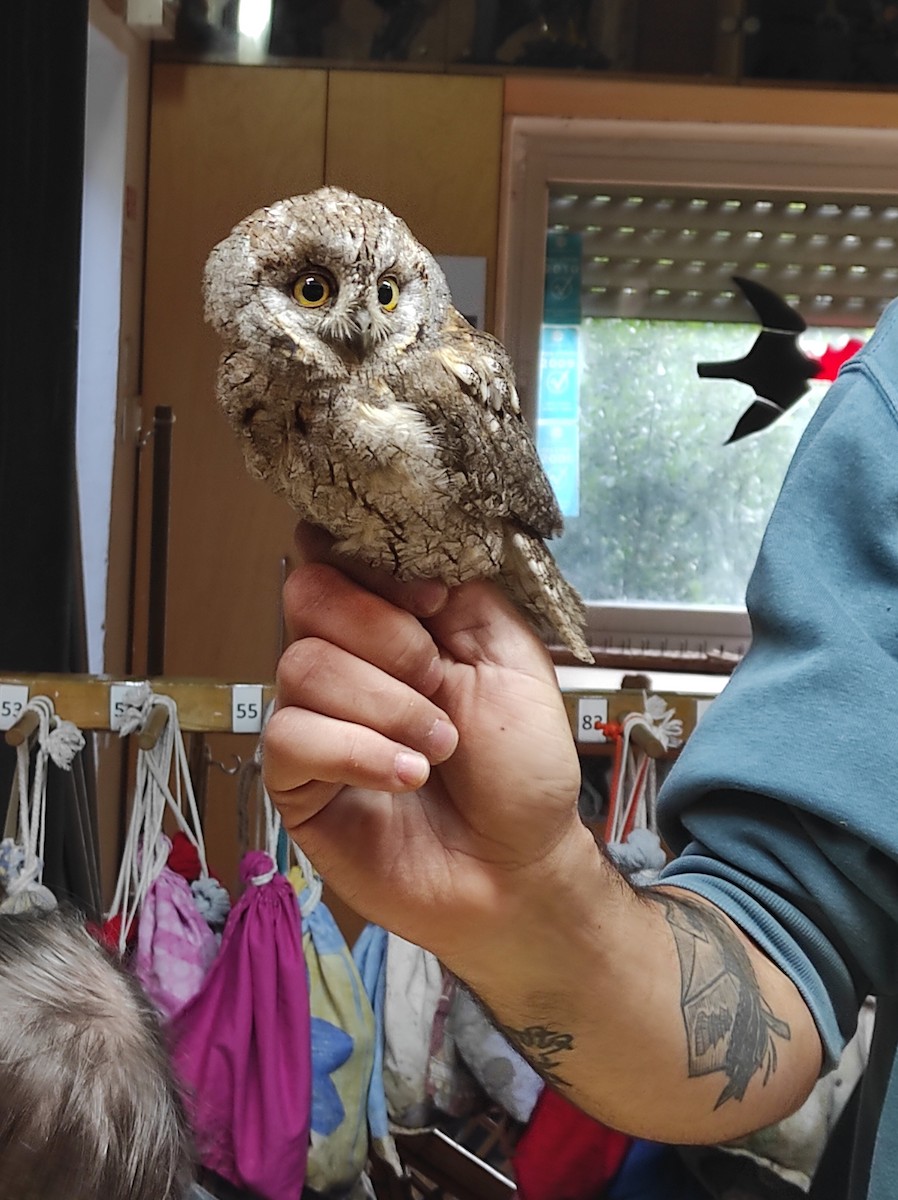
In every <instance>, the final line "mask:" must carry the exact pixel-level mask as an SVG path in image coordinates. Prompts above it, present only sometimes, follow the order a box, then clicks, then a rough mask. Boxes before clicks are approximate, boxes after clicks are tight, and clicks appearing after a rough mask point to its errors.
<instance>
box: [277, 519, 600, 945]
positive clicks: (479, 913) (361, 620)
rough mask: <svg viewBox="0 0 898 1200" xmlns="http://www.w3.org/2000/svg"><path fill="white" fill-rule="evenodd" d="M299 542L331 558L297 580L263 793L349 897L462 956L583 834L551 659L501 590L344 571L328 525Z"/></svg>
mask: <svg viewBox="0 0 898 1200" xmlns="http://www.w3.org/2000/svg"><path fill="white" fill-rule="evenodd" d="M299 537H300V546H301V552H302V553H303V555H304V557H306V558H307V559H312V560H318V561H308V562H307V563H306V565H304V566H302V567H300V568H299V569H298V570H297V571H295V572H294V573H293V575H291V577H290V579H289V580H288V582H287V585H286V588H285V593H284V606H285V619H286V621H287V625H288V630H289V632H290V635H291V638H292V639H294V640H293V641H292V644H291V645H290V646H289V647H288V649H287V650H286V652H285V653H284V655H283V657H282V659H281V663H280V665H279V669H278V711H277V712H276V713H275V714H274V715H273V717H272V719H271V721H270V722H269V725H268V728H267V731H266V735H265V753H264V773H265V781H266V786H267V787H268V790H269V792H270V794H271V796H272V798H273V800H274V801H275V803H276V804H277V806H278V808H279V810H280V812H281V816H282V818H283V820H284V824H285V826H286V828H287V830H288V831H289V833H290V834H291V836H292V837H294V838H295V839H296V841H297V842H298V843H299V844H300V845H301V846H302V848H303V849H304V851H305V852H306V853H307V854H308V855H309V857H310V858H311V859H312V861H313V862H314V863H315V865H316V867H317V868H318V870H319V871H320V872H321V874H322V875H323V876H324V877H325V878H326V879H327V881H328V883H329V884H330V885H331V886H332V887H333V888H334V889H335V891H337V893H338V894H339V895H341V897H342V898H343V899H344V900H345V901H346V902H347V903H348V904H350V905H351V906H352V907H353V908H354V909H355V910H356V911H357V912H359V913H360V914H361V915H363V916H365V917H367V918H368V919H370V920H375V921H377V922H378V923H380V924H383V925H385V926H387V927H389V928H391V929H393V930H394V931H396V932H397V933H400V934H401V935H402V936H404V937H406V938H408V939H409V940H411V941H416V942H418V943H419V944H421V945H427V946H429V948H431V949H433V950H434V951H435V952H436V953H438V954H440V956H441V957H443V959H444V961H449V960H450V959H451V958H452V956H453V953H454V951H455V950H456V949H457V948H458V947H457V942H458V940H459V939H460V938H461V939H465V938H469V936H470V932H471V929H472V923H476V924H475V925H474V926H473V927H475V928H480V929H484V928H485V925H489V924H490V923H491V922H493V923H497V922H499V923H501V922H503V921H507V920H508V918H509V913H510V909H511V908H513V907H515V906H518V905H527V904H530V903H532V902H534V899H535V897H536V896H537V895H538V892H539V889H540V887H541V886H543V885H544V883H545V881H546V879H547V878H548V877H549V876H550V875H551V874H552V873H553V872H556V871H558V870H559V868H560V866H561V863H562V862H563V859H564V855H565V853H566V847H567V846H568V844H569V843H571V844H574V843H576V844H578V845H579V844H581V839H582V835H583V833H584V830H583V827H582V825H581V823H580V821H579V817H578V815H577V808H576V800H577V795H578V791H579V781H580V770H579V762H578V759H577V755H576V750H575V747H574V742H573V738H572V736H571V731H570V726H569V723H568V720H567V716H566V714H565V711H564V706H563V703H562V700H561V696H560V694H559V691H558V687H557V684H556V680H555V674H554V671H553V668H552V663H551V660H550V658H549V655H548V653H547V652H546V650H545V648H544V647H543V645H542V644H541V643H540V642H539V641H538V639H537V638H536V637H535V636H534V635H533V634H532V632H531V631H530V629H529V627H528V626H527V624H526V622H525V621H524V620H523V618H522V617H521V616H520V615H519V614H518V613H517V611H516V610H514V608H513V607H512V606H511V605H510V604H509V603H508V602H507V601H506V600H505V598H504V597H503V596H502V595H501V593H500V591H499V589H498V588H496V587H494V586H493V585H491V584H489V583H485V582H472V583H467V584H463V585H462V586H460V587H458V588H454V589H453V590H452V591H449V592H447V590H446V589H445V588H444V587H443V586H442V585H441V584H436V583H433V582H419V583H413V584H404V583H401V582H399V581H397V580H395V579H393V578H392V577H389V576H385V575H380V574H377V573H374V572H371V571H369V570H368V568H365V567H363V566H360V565H359V564H358V563H355V562H353V563H348V562H345V561H344V562H341V563H340V566H341V570H337V569H336V567H335V566H333V565H331V564H330V563H326V562H322V561H321V560H322V559H327V558H328V557H332V556H331V552H330V550H329V543H328V541H327V539H326V538H323V537H322V535H321V534H320V532H318V531H313V530H309V529H308V528H305V529H302V530H301V531H300V535H299ZM350 573H351V576H352V577H350ZM372 589H374V590H372ZM409 610H411V611H409ZM415 614H417V615H415ZM562 869H563V868H562Z"/></svg>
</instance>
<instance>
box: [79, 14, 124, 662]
mask: <svg viewBox="0 0 898 1200" xmlns="http://www.w3.org/2000/svg"><path fill="white" fill-rule="evenodd" d="M127 103H128V60H127V57H126V55H125V54H123V53H122V51H121V50H120V49H118V48H117V47H116V46H115V45H114V44H113V42H112V41H110V40H109V38H108V37H106V36H105V34H103V33H101V32H100V30H98V29H97V28H95V26H94V25H91V26H90V27H89V31H88V63H87V115H86V121H85V159H84V208H83V214H82V233H81V302H80V312H79V338H78V419H77V461H78V488H79V500H80V514H81V540H82V550H83V559H84V588H85V608H86V613H87V643H88V670H90V671H91V672H93V673H101V672H102V671H103V669H104V650H103V643H104V630H105V610H106V583H107V572H108V565H109V519H110V503H111V491H112V469H113V455H114V450H115V434H116V401H117V395H118V359H119V329H120V319H121V286H122V283H121V281H122V220H123V216H122V209H123V197H124V180H125V139H126V122H127Z"/></svg>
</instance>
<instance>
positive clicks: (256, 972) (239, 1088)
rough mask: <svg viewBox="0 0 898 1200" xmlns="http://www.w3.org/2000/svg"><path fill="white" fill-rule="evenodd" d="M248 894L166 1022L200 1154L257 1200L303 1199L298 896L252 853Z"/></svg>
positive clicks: (247, 860)
mask: <svg viewBox="0 0 898 1200" xmlns="http://www.w3.org/2000/svg"><path fill="white" fill-rule="evenodd" d="M240 874H241V877H242V879H243V882H244V884H245V891H244V893H243V895H242V896H241V897H240V899H239V900H238V901H237V903H236V904H235V905H234V907H233V909H232V910H231V913H230V915H229V917H228V920H227V923H226V925H225V929H224V934H223V936H222V941H221V947H220V949H219V951H218V955H217V957H216V958H215V961H214V962H213V964H212V967H211V968H210V970H209V973H208V974H207V976H206V979H205V982H204V984H203V986H202V988H201V990H200V991H199V993H198V994H197V995H196V996H194V998H193V999H192V1000H190V1001H188V1003H187V1004H186V1005H185V1006H184V1007H183V1008H182V1009H181V1010H180V1012H178V1013H177V1014H176V1016H175V1017H174V1018H173V1020H172V1021H171V1023H170V1024H169V1039H170V1044H171V1048H172V1058H173V1062H174V1065H175V1070H176V1071H177V1073H178V1076H179V1078H180V1080H181V1082H182V1085H183V1086H184V1089H185V1093H186V1102H187V1105H188V1108H189V1110H190V1113H191V1116H192V1123H193V1131H194V1136H195V1139H196V1143H197V1150H198V1153H199V1157H200V1160H201V1162H202V1163H203V1165H204V1166H205V1167H207V1168H208V1169H209V1170H210V1171H214V1172H215V1173H216V1174H218V1175H220V1176H222V1178H224V1179H226V1180H228V1181H229V1182H230V1183H233V1184H234V1185H235V1186H236V1187H239V1188H245V1189H248V1190H249V1191H251V1192H254V1193H255V1194H256V1195H257V1196H259V1197H261V1198H262V1200H299V1198H300V1195H301V1193H302V1188H303V1183H304V1180H305V1171H306V1160H307V1156H308V1147H309V1119H310V1109H311V1034H310V1020H309V992H308V983H307V979H306V965H305V959H304V957H303V947H302V927H301V923H300V917H299V906H298V904H297V903H296V894H295V892H294V891H293V888H292V887H291V886H290V884H289V883H288V882H287V880H286V879H285V878H284V877H283V876H282V875H279V874H278V873H277V872H276V870H275V868H274V865H273V863H272V859H271V856H270V855H268V854H265V853H263V852H262V851H257V850H252V851H250V852H249V853H248V854H246V855H244V857H243V861H242V863H241V867H240Z"/></svg>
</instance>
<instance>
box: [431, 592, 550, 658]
mask: <svg viewBox="0 0 898 1200" xmlns="http://www.w3.org/2000/svg"><path fill="white" fill-rule="evenodd" d="M424 625H425V626H426V627H427V629H428V631H429V632H430V634H431V636H432V637H433V639H434V640H435V641H436V642H437V644H438V645H440V646H442V647H443V648H444V649H445V650H447V651H448V652H449V653H450V654H451V655H452V657H453V658H455V659H456V660H457V661H459V662H464V663H469V664H471V665H473V666H476V665H478V664H490V665H493V666H498V667H510V668H513V669H515V670H529V671H531V672H532V673H534V674H542V673H544V672H546V671H548V672H550V673H551V674H552V676H553V678H554V669H553V667H552V660H551V657H550V655H549V652H548V650H547V649H546V647H545V645H544V644H543V642H542V641H540V639H539V638H538V637H537V635H536V633H535V632H534V630H533V629H532V628H531V626H530V625H529V624H528V622H527V621H526V619H525V618H524V616H523V615H522V614H521V612H520V611H519V609H517V608H516V607H515V605H514V604H513V603H512V602H511V600H509V599H508V597H507V596H506V595H505V594H504V592H502V590H501V589H500V588H499V587H498V585H497V584H495V583H492V582H490V581H488V580H472V581H471V582H469V583H462V584H460V585H459V586H458V587H455V588H452V589H451V590H450V592H449V597H448V599H447V601H446V604H445V606H444V607H443V608H442V609H441V610H440V611H439V612H438V613H437V614H436V615H435V616H433V617H430V618H428V619H427V620H426V621H424Z"/></svg>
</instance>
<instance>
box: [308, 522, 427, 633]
mask: <svg viewBox="0 0 898 1200" xmlns="http://www.w3.org/2000/svg"><path fill="white" fill-rule="evenodd" d="M293 539H294V541H295V542H296V548H297V550H298V551H299V555H300V558H301V559H302V561H303V562H305V563H311V562H322V563H330V564H331V565H332V566H335V567H337V568H338V569H339V570H341V571H343V572H344V574H346V575H349V576H350V578H352V579H354V580H355V581H356V582H357V583H360V584H362V586H363V587H366V588H368V590H369V591H371V592H376V593H377V594H378V595H379V596H383V597H384V599H385V600H389V601H390V603H391V604H396V605H398V607H399V608H404V609H405V610H406V612H410V613H414V615H415V616H416V617H432V616H434V615H435V614H436V613H438V612H439V611H440V610H441V609H442V608H443V607H444V606H445V604H446V598H447V596H448V593H449V589H448V588H447V587H446V585H445V583H442V582H440V580H438V579H397V578H396V576H395V575H391V574H390V572H389V571H377V570H375V568H374V567H369V566H368V564H367V563H363V562H362V561H361V559H358V558H350V557H348V556H347V555H344V554H338V553H337V552H336V551H335V550H334V539H333V537H332V536H331V535H330V534H329V533H328V532H327V530H326V529H322V528H321V527H320V526H319V525H310V524H309V523H308V521H300V522H299V524H298V525H297V526H296V529H295V530H294V531H293Z"/></svg>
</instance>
